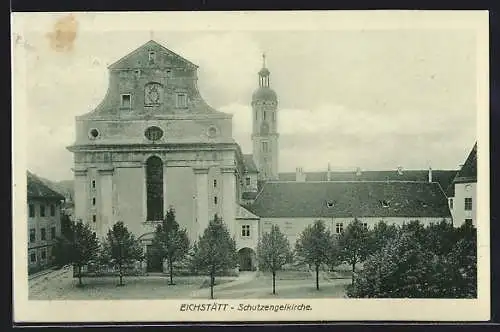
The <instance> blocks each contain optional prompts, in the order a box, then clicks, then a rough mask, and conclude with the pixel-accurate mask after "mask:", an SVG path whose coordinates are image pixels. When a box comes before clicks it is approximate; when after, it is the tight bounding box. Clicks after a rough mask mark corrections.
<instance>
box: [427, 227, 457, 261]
mask: <svg viewBox="0 0 500 332" xmlns="http://www.w3.org/2000/svg"><path fill="white" fill-rule="evenodd" d="M425 230H426V237H425V239H424V243H422V244H423V245H425V246H426V247H427V248H429V249H431V250H432V251H433V252H434V253H435V254H436V255H446V254H447V253H449V252H450V250H451V249H452V248H453V246H454V245H455V243H456V242H457V238H456V232H455V229H454V228H453V224H452V223H451V222H448V221H446V220H445V219H443V220H441V222H439V223H437V224H430V225H429V226H427V227H426V228H425Z"/></svg>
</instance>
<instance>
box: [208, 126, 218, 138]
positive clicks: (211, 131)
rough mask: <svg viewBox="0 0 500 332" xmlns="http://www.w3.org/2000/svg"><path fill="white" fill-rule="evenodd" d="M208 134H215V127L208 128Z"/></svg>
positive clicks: (211, 135)
mask: <svg viewBox="0 0 500 332" xmlns="http://www.w3.org/2000/svg"><path fill="white" fill-rule="evenodd" d="M208 136H209V137H212V138H213V137H215V136H217V128H215V127H213V126H212V127H210V128H208Z"/></svg>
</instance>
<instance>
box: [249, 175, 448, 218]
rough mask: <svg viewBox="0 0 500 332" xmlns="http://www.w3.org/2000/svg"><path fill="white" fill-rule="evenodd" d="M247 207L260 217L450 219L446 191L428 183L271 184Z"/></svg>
mask: <svg viewBox="0 0 500 332" xmlns="http://www.w3.org/2000/svg"><path fill="white" fill-rule="evenodd" d="M384 201H385V202H384ZM330 203H332V204H333V206H331V207H330V206H328V205H329V204H330ZM385 203H387V204H388V206H384V204H385ZM387 204H386V205H387ZM247 208H248V209H249V210H250V211H251V212H252V213H254V214H256V215H258V216H260V217H261V218H262V217H268V218H300V217H304V218H306V217H307V218H314V217H336V218H345V217H408V218H416V219H417V218H419V217H420V218H423V217H450V210H449V208H448V202H447V198H446V196H445V194H444V192H443V191H442V189H441V188H440V186H439V184H438V183H429V182H396V181H393V182H386V181H381V182H375V181H339V182H333V181H330V182H268V183H266V184H265V185H264V187H263V189H262V191H261V192H260V194H259V195H258V196H257V198H256V200H255V202H254V203H253V204H252V205H250V206H248V207H247Z"/></svg>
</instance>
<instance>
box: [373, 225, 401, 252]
mask: <svg viewBox="0 0 500 332" xmlns="http://www.w3.org/2000/svg"><path fill="white" fill-rule="evenodd" d="M370 235H371V240H370V252H372V253H374V252H377V251H379V250H382V248H384V247H385V245H386V244H387V243H388V242H389V241H390V240H392V239H394V238H395V237H396V236H397V235H398V227H397V226H396V225H394V224H390V225H389V224H387V223H386V222H385V221H383V220H381V221H380V222H379V223H378V224H376V225H375V227H373V230H372V231H371V232H370Z"/></svg>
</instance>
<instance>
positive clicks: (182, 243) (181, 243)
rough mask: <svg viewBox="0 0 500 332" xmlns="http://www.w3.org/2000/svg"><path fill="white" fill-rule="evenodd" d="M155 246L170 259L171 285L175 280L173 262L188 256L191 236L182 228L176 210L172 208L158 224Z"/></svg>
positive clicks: (162, 256)
mask: <svg viewBox="0 0 500 332" xmlns="http://www.w3.org/2000/svg"><path fill="white" fill-rule="evenodd" d="M153 248H154V249H155V250H156V251H157V253H158V254H159V255H160V257H161V258H162V261H163V260H164V259H166V260H167V261H168V266H169V270H170V271H169V272H170V285H174V281H173V264H174V263H175V262H177V261H179V260H182V259H183V258H184V257H186V255H187V253H188V250H189V238H188V235H187V231H186V229H180V228H179V224H178V223H177V221H176V220H175V211H174V209H173V208H170V209H169V210H168V211H167V215H166V217H165V219H164V220H163V222H162V224H160V225H158V227H157V228H156V231H155V235H154V237H153Z"/></svg>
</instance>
